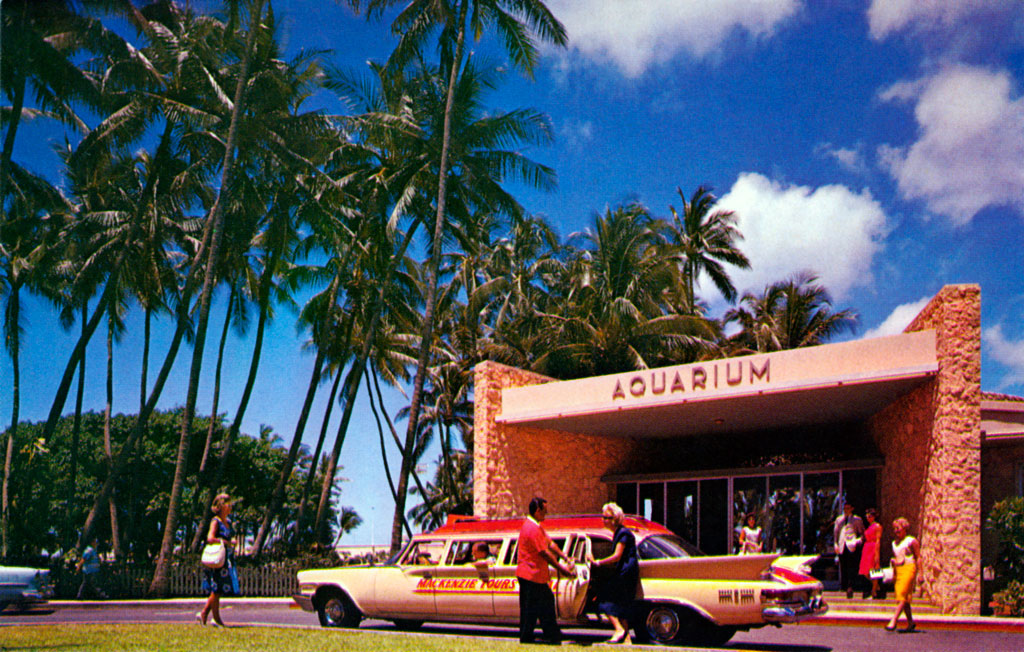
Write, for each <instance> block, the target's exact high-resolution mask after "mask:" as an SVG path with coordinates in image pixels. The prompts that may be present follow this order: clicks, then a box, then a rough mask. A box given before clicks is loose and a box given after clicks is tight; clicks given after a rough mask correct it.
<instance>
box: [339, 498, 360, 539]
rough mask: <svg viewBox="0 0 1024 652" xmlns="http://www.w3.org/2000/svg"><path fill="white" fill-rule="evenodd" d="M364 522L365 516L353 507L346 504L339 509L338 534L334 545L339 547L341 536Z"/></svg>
mask: <svg viewBox="0 0 1024 652" xmlns="http://www.w3.org/2000/svg"><path fill="white" fill-rule="evenodd" d="M362 524H363V517H362V516H360V515H359V512H357V511H356V510H355V508H353V507H349V506H347V505H346V506H344V507H342V508H341V509H340V510H338V523H337V526H338V536H337V537H335V539H334V547H335V548H337V547H338V543H339V542H340V541H341V537H343V536H345V535H346V534H348V533H349V532H351V531H352V530H354V529H356V528H357V527H359V526H360V525H362Z"/></svg>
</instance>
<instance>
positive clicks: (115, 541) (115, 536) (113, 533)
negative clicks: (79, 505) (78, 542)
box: [103, 317, 122, 559]
mask: <svg viewBox="0 0 1024 652" xmlns="http://www.w3.org/2000/svg"><path fill="white" fill-rule="evenodd" d="M112 321H113V320H112V319H111V318H109V317H108V318H107V405H106V407H105V408H104V410H103V457H104V459H105V461H106V463H107V475H110V468H111V467H112V466H113V462H114V453H113V448H112V447H111V445H110V412H111V410H112V408H113V403H114V329H113V324H112V323H111V322H112ZM107 502H108V504H109V506H110V543H111V548H112V549H113V551H114V558H115V559H121V558H122V554H121V532H120V529H119V528H118V524H117V504H116V503H115V501H114V492H110V496H109V498H108V500H107Z"/></svg>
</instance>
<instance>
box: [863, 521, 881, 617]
mask: <svg viewBox="0 0 1024 652" xmlns="http://www.w3.org/2000/svg"><path fill="white" fill-rule="evenodd" d="M864 518H866V519H867V520H868V527H867V529H866V530H864V547H863V548H862V549H861V552H860V574H861V575H863V576H864V577H866V578H867V579H868V580H869V581H870V582H871V592H870V596H871V599H872V600H877V599H878V598H880V597H881V595H880V594H879V587H878V583H879V581H878V580H877V579H871V571H874V570H878V569H879V568H881V567H882V565H881V557H880V553H881V548H882V546H881V542H882V526H881V525H880V524H879V523H878V511H877V510H875V508H874V507H869V508H868V509H867V510H865V512H864ZM868 595H869V594H868V593H865V594H864V597H865V598H866V597H868Z"/></svg>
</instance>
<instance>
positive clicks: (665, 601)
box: [641, 596, 720, 625]
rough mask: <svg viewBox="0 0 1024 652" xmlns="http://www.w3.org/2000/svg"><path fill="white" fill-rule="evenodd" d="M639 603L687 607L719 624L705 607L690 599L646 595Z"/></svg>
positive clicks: (709, 620)
mask: <svg viewBox="0 0 1024 652" xmlns="http://www.w3.org/2000/svg"><path fill="white" fill-rule="evenodd" d="M641 604H643V605H647V606H650V605H655V604H660V605H671V606H673V607H684V608H686V609H689V610H690V611H692V612H694V613H695V614H697V615H698V616H701V617H702V618H704V619H705V620H707V621H708V622H712V623H714V624H716V625H718V624H720V623H719V622H718V621H717V620H715V617H714V616H712V615H711V614H710V613H708V611H707V610H706V609H704V608H703V607H701V606H700V605H699V604H697V603H695V602H692V601H690V600H683V599H680V598H671V597H667V596H661V597H651V596H646V597H644V599H643V600H642V601H641Z"/></svg>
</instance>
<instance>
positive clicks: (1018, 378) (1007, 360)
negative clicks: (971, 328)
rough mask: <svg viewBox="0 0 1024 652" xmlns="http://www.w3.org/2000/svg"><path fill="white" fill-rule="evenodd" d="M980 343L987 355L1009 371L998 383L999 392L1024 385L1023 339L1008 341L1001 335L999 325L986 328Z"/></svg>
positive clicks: (1001, 330)
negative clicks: (1013, 386)
mask: <svg viewBox="0 0 1024 652" xmlns="http://www.w3.org/2000/svg"><path fill="white" fill-rule="evenodd" d="M982 341H983V342H984V343H985V346H986V347H988V354H989V355H991V356H992V359H994V360H995V361H996V362H998V363H999V364H1001V365H1003V366H1004V367H1006V368H1008V369H1009V372H1008V373H1007V374H1006V375H1005V376H1003V379H1002V380H1001V381H1000V382H999V388H998V389H999V390H1005V389H1007V388H1008V387H1010V386H1011V385H1024V339H1021V340H1016V341H1014V340H1009V339H1007V338H1006V336H1005V335H1003V329H1002V327H1001V326H1000V325H999V324H996V325H995V326H991V327H989V328H986V329H985V330H984V332H983V333H982Z"/></svg>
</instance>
